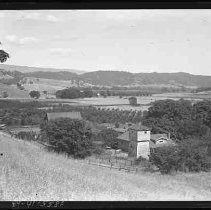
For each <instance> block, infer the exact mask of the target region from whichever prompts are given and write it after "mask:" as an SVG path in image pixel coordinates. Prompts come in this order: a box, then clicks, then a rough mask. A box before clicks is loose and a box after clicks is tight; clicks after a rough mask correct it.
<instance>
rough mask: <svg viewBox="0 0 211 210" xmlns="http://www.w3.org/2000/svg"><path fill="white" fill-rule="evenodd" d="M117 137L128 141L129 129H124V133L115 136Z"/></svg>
mask: <svg viewBox="0 0 211 210" xmlns="http://www.w3.org/2000/svg"><path fill="white" fill-rule="evenodd" d="M117 139H120V140H124V141H130V138H129V131H126V132H125V133H123V134H121V135H119V136H118V137H117Z"/></svg>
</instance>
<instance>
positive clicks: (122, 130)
mask: <svg viewBox="0 0 211 210" xmlns="http://www.w3.org/2000/svg"><path fill="white" fill-rule="evenodd" d="M112 129H113V130H114V131H116V132H119V133H124V132H126V131H127V129H125V128H112Z"/></svg>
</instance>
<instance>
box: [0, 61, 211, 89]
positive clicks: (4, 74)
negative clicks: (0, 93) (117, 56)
mask: <svg viewBox="0 0 211 210" xmlns="http://www.w3.org/2000/svg"><path fill="white" fill-rule="evenodd" d="M24 77H33V78H42V79H53V80H63V81H71V82H74V83H77V84H78V83H81V84H83V83H88V84H91V85H100V86H130V85H175V86H194V87H210V86H211V76H202V75H192V74H189V73H183V72H178V73H156V72H153V73H130V72H125V71H93V72H86V73H83V74H79V73H78V71H77V70H72V69H70V70H63V69H52V68H37V67H25V66H13V65H5V64H1V65H0V83H5V84H16V83H17V82H18V81H20V80H21V79H23V78H24Z"/></svg>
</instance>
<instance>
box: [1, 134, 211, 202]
mask: <svg viewBox="0 0 211 210" xmlns="http://www.w3.org/2000/svg"><path fill="white" fill-rule="evenodd" d="M0 153H3V155H2V156H0V169H1V170H0V200H26V201H28V200H43V201H45V200H210V196H211V176H210V173H200V174H185V175H181V174H180V175H176V176H167V175H166V176H164V175H160V174H150V173H141V172H140V173H139V174H128V173H126V172H122V171H117V170H115V169H111V170H110V169H107V168H99V167H98V166H91V165H87V164H85V163H83V161H76V160H72V159H67V158H66V157H64V156H63V155H56V154H53V153H48V152H45V151H43V150H42V149H41V148H40V147H39V146H36V145H34V144H32V143H29V142H23V141H21V140H13V139H11V138H10V137H6V136H3V135H2V134H0Z"/></svg>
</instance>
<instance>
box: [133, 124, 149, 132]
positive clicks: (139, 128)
mask: <svg viewBox="0 0 211 210" xmlns="http://www.w3.org/2000/svg"><path fill="white" fill-rule="evenodd" d="M129 129H132V130H136V131H150V130H151V129H150V128H149V127H147V126H144V125H142V124H135V125H132V126H130V127H129Z"/></svg>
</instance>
